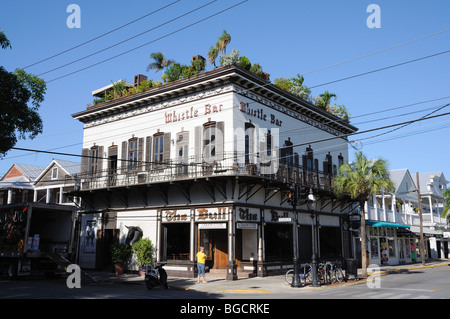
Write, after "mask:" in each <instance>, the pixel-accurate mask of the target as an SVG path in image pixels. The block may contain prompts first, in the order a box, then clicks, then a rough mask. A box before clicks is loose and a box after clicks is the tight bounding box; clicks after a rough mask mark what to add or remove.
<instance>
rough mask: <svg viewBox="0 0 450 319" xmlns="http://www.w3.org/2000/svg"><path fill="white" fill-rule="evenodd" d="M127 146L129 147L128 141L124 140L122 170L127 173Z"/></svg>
mask: <svg viewBox="0 0 450 319" xmlns="http://www.w3.org/2000/svg"><path fill="white" fill-rule="evenodd" d="M127 148H128V142H127V141H124V142H122V157H121V158H120V159H121V161H120V162H121V164H120V167H121V168H122V170H121V172H122V173H125V172H126V171H127V164H128V162H127Z"/></svg>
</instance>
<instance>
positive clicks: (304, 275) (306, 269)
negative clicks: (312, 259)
mask: <svg viewBox="0 0 450 319" xmlns="http://www.w3.org/2000/svg"><path fill="white" fill-rule="evenodd" d="M302 269H303V271H302ZM298 275H299V277H300V282H301V283H302V285H306V283H307V282H311V265H310V264H305V265H304V266H303V267H299V269H298ZM293 277H294V269H289V270H288V271H287V272H286V275H285V279H286V282H287V283H288V284H289V285H291V284H292V280H293Z"/></svg>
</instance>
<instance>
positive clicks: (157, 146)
mask: <svg viewBox="0 0 450 319" xmlns="http://www.w3.org/2000/svg"><path fill="white" fill-rule="evenodd" d="M153 145H154V147H153V162H155V163H162V162H163V161H164V134H162V133H161V134H156V135H154V136H153Z"/></svg>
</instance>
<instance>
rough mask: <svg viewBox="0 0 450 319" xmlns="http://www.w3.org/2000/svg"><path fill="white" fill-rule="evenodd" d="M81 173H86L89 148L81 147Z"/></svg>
mask: <svg viewBox="0 0 450 319" xmlns="http://www.w3.org/2000/svg"><path fill="white" fill-rule="evenodd" d="M81 156H82V157H81V174H86V173H87V172H88V171H89V170H88V167H89V157H88V156H89V149H88V148H83V149H82V150H81Z"/></svg>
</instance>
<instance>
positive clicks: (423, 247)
mask: <svg viewBox="0 0 450 319" xmlns="http://www.w3.org/2000/svg"><path fill="white" fill-rule="evenodd" d="M416 179H417V200H418V202H419V219H420V250H421V251H422V253H421V257H422V265H425V239H424V236H423V217H422V199H421V198H420V184H419V172H416Z"/></svg>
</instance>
